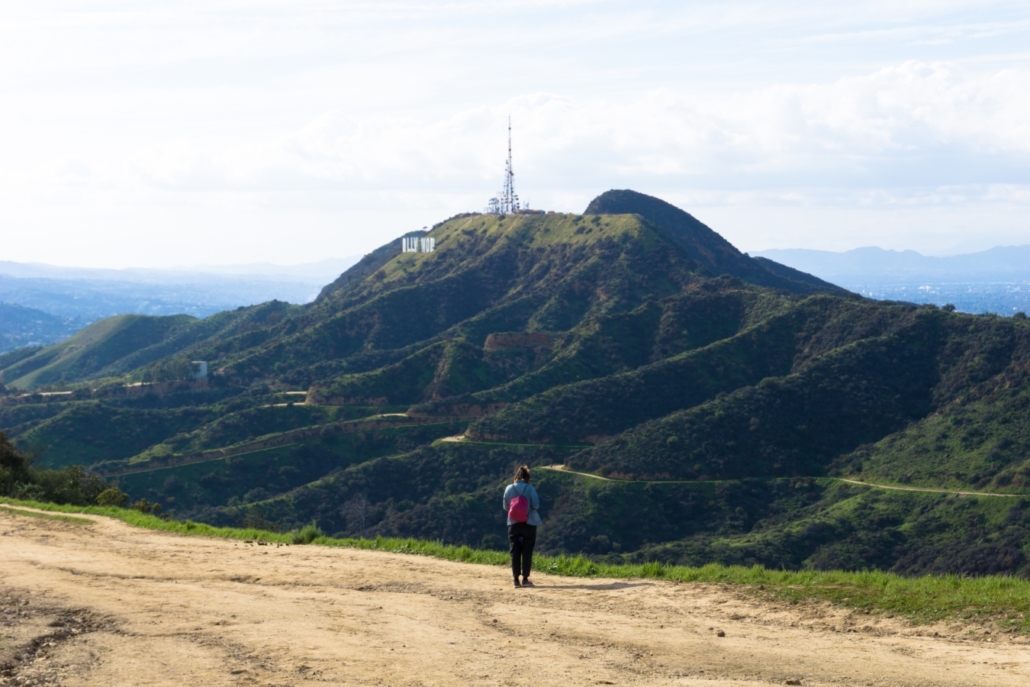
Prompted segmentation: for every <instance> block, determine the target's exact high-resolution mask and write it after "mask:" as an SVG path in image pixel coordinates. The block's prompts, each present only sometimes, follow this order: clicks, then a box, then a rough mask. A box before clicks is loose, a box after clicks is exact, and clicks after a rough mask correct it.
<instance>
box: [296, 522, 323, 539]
mask: <svg viewBox="0 0 1030 687" xmlns="http://www.w3.org/2000/svg"><path fill="white" fill-rule="evenodd" d="M324 536H325V534H324V533H323V532H322V530H321V529H319V527H318V525H316V524H315V523H314V522H312V523H311V524H310V525H304V527H301V528H300V529H299V530H293V531H292V532H290V539H291V541H292V542H293V543H294V544H310V543H311V542H313V541H315V540H316V539H318V538H319V537H324Z"/></svg>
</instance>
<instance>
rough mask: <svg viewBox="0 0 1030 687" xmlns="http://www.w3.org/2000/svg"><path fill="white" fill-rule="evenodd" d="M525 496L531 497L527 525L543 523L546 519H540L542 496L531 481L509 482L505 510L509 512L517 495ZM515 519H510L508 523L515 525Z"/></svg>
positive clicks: (505, 494)
mask: <svg viewBox="0 0 1030 687" xmlns="http://www.w3.org/2000/svg"><path fill="white" fill-rule="evenodd" d="M520 495H521V496H525V497H526V498H527V499H529V518H528V519H527V520H526V524H527V525H543V524H544V521H543V520H541V519H540V513H539V511H540V496H539V495H538V494H537V493H536V489H534V488H533V485H532V484H530V483H529V482H523V481H522V480H519V481H518V482H516V483H515V484H509V485H508V488H507V489H505V490H504V512H505V513H507V512H508V507H509V506H511V500H512V499H513V498H515V497H516V496H520ZM514 524H515V521H514V520H511V519H509V520H508V525H509V526H511V525H514Z"/></svg>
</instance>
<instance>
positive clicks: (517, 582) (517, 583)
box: [512, 578, 522, 589]
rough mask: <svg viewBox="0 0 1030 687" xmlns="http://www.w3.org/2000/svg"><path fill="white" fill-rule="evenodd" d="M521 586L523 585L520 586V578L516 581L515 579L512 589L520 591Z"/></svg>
mask: <svg viewBox="0 0 1030 687" xmlns="http://www.w3.org/2000/svg"><path fill="white" fill-rule="evenodd" d="M521 586H522V585H521V584H519V580H518V578H516V579H515V583H514V584H513V585H512V587H515V588H516V589H518V588H519V587H521Z"/></svg>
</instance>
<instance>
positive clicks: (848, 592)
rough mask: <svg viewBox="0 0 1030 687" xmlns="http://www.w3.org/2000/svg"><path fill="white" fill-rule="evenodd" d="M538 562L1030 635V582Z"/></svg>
mask: <svg viewBox="0 0 1030 687" xmlns="http://www.w3.org/2000/svg"><path fill="white" fill-rule="evenodd" d="M0 503H7V504H12V505H16V506H25V507H31V508H36V509H40V510H45V511H48V512H54V513H86V514H91V515H103V516H107V517H112V518H115V519H118V520H121V521H123V522H125V523H127V524H129V525H132V526H135V527H142V528H146V529H152V530H161V531H165V532H174V533H178V534H184V535H189V536H204V537H218V538H222V539H235V540H259V541H266V542H273V543H275V542H278V543H282V544H295V543H298V542H305V541H307V542H309V543H310V544H313V545H316V546H326V547H341V548H353V549H363V550H369V551H387V552H392V553H403V554H412V555H419V556H430V557H432V558H439V559H443V560H448V561H456V562H461V563H470V564H475V565H491V566H498V567H501V566H507V565H508V564H509V558H508V554H507V553H505V552H503V551H487V550H482V549H473V548H471V547H468V546H452V545H447V544H442V543H440V542H432V541H423V540H417V539H394V538H385V537H377V538H375V539H335V538H332V537H325V536H315V535H316V533H317V532H318V530H317V528H316V527H314V525H308V526H306V527H305V528H304V529H303V530H300V531H297V532H287V533H278V532H269V531H265V530H258V529H245V528H231V527H213V526H211V525H206V524H203V523H196V522H189V521H186V522H182V521H177V520H162V519H161V518H159V517H156V516H154V515H148V514H144V513H140V512H137V511H133V510H127V509H124V508H114V507H100V506H87V507H81V506H62V505H57V504H52V503H38V502H33V501H17V500H14V499H8V498H0ZM0 509H2V510H3V511H4V512H14V513H18V514H19V515H38V516H41V517H56V518H59V519H62V520H63V519H67V520H73V521H83V520H84V519H83V518H67V517H66V516H47V515H42V514H32V513H29V512H26V511H18V510H16V509H13V508H9V507H3V506H0ZM86 522H88V521H86ZM534 562H535V568H536V569H537V570H538V571H540V572H544V573H548V574H552V575H561V576H565V577H589V578H602V579H603V578H642V579H660V580H668V581H671V582H704V583H715V584H730V585H737V586H744V587H747V588H748V589H750V590H753V591H755V592H757V593H761V594H764V595H768V596H772V597H774V598H778V599H780V600H786V601H789V602H801V601H810V600H816V601H827V602H830V603H833V604H836V605H839V606H843V607H846V608H852V609H855V610H859V611H867V612H869V613H875V614H881V615H892V616H901V617H904V618H906V619H908V620H910V621H912V622H914V623H930V622H936V621H967V622H979V623H988V624H995V625H997V626H998V627H1000V628H1003V629H1011V630H1015V631H1018V632H1021V633H1024V634H1030V580H1026V579H1022V578H1015V577H1005V576H997V575H996V576H986V577H960V576H957V575H944V576H925V577H902V576H900V575H895V574H893V573H888V572H881V571H866V572H843V571H789V570H769V569H767V568H764V567H762V566H757V565H756V566H751V567H744V566H724V565H717V564H710V565H705V566H701V567H688V566H678V565H665V564H662V563H656V562H652V563H642V564H605V563H599V562H597V561H593V560H591V559H589V558H586V557H584V556H580V555H565V554H562V555H559V556H544V555H540V556H535V557H534Z"/></svg>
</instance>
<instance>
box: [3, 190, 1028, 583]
mask: <svg viewBox="0 0 1030 687" xmlns="http://www.w3.org/2000/svg"><path fill="white" fill-rule="evenodd" d="M428 235H429V236H431V237H432V238H434V239H435V240H436V250H435V252H433V253H431V254H427V253H402V252H401V250H400V241H399V240H397V241H394V242H391V243H389V244H387V245H385V246H383V247H381V248H380V249H378V250H376V251H374V252H373V253H372V254H370V255H369V256H366V257H365V258H364V259H362V260H361V261H359V262H358V263H357V264H356V265H355V266H354V267H352V268H351V269H350V270H348V271H347V272H345V273H344V274H343V275H341V277H340V278H339V279H337V280H335V281H334V282H333V283H332V284H330V285H328V286H327V287H325V288H324V289H323V291H322V294H321V295H320V296H319V298H318V299H317V300H316V302H314V303H312V304H309V305H307V306H299V307H298V306H289V305H287V304H284V303H278V302H274V301H273V302H270V303H266V304H263V305H261V306H254V307H252V308H244V309H240V310H236V311H230V312H225V313H219V314H217V315H213V316H211V317H209V318H206V319H204V320H195V319H191V318H185V317H183V318H178V319H175V318H141V317H135V318H120V319H114V320H105V321H103V322H100V323H97V325H94V326H93V327H90V328H88V329H87V330H84V331H83V332H81V333H80V334H79V335H77V336H76V337H74V338H73V339H70V340H69V341H67V342H63V343H62V344H58V345H56V346H48V347H44V348H42V349H39V350H34V351H29V352H27V353H26V354H20V353H17V352H15V353H11V354H5V356H3V357H0V366H3V369H4V371H5V374H6V376H7V379H8V381H9V382H12V383H13V385H14V386H15V387H17V388H18V389H20V390H23V391H25V392H28V391H39V390H41V389H42V388H43V387H41V386H40V385H44V384H51V385H53V384H56V383H58V382H61V383H63V384H64V385H66V386H67V387H68V389H69V390H70V391H71V392H72V393H70V394H65V395H62V396H53V395H45V394H35V395H34V394H29V393H22V392H18V393H14V394H10V395H8V396H7V397H4V398H0V428H3V429H4V430H6V431H8V432H9V433H10V435H11V436H12V437H13V438H14V439H15V440H16V441H17V442H18V443H19V445H20V446H22V447H24V448H27V449H32V450H37V451H39V452H40V453H41V458H40V459H39V460H40V461H41V464H42V465H53V466H62V465H69V464H72V463H82V464H86V465H88V466H91V467H92V468H93V469H94V470H96V471H97V472H99V473H100V474H102V475H104V476H105V477H106V478H107V479H113V480H116V481H117V482H118V484H119V486H120V487H121V488H122V489H124V490H126V491H127V492H128V493H129V494H130V496H131V497H132V498H134V499H136V498H146V499H148V500H150V501H158V502H160V503H161V504H162V505H163V507H164V509H165V512H168V513H170V514H172V515H173V516H176V517H190V518H194V519H199V520H204V521H207V522H212V523H218V524H239V523H243V522H249V523H252V524H254V523H257V524H264V525H266V526H268V527H287V528H290V527H295V526H299V525H303V524H306V523H310V522H311V521H312V520H314V521H316V522H317V523H318V524H319V526H320V527H322V529H323V530H324V531H326V532H327V533H330V534H334V533H335V534H340V535H341V536H342V535H362V536H375V535H380V534H381V535H390V536H416V537H420V538H426V539H440V540H443V541H445V542H447V543H458V544H462V543H464V544H471V545H476V546H481V547H485V548H500V547H503V546H504V540H503V533H504V520H503V514H502V513H501V512H500V509H499V508H498V504H497V494H498V493H499V489H500V488H501V486H502V485H503V483H504V482H505V480H506V479H507V478H508V476H509V474H510V472H511V471H512V469H513V467H514V466H516V465H518V464H520V463H523V462H525V463H529V464H530V465H532V466H534V467H535V468H537V470H536V471H535V480H536V481H537V483H538V488H539V489H540V491H541V493H542V494H543V498H544V507H543V511H544V512H543V516H544V519H545V522H546V527H545V529H544V530H542V532H541V538H540V547H541V549H542V550H543V551H546V552H553V553H558V552H583V553H586V554H590V555H593V556H597V557H602V558H609V559H612V560H629V561H642V560H652V559H658V560H663V561H668V562H677V563H687V564H704V563H707V562H711V561H718V562H727V563H742V564H752V563H762V564H765V565H769V566H772V567H777V568H778V567H781V566H782V567H787V568H844V569H863V568H868V567H876V568H883V569H890V570H894V571H897V572H901V573H913V572H925V571H935V572H944V571H953V572H963V573H970V574H979V573H988V572H991V573H1010V574H1019V575H1028V574H1030V557H1028V555H1030V522H1028V520H1027V513H1026V510H1027V501H1026V497H1027V496H1030V483H1028V482H1030V464H1028V463H1026V461H1027V459H1026V456H1027V447H1028V446H1030V435H1028V431H1030V429H1028V428H1030V401H1028V399H1030V376H1028V375H1030V322H1028V321H1027V320H1026V319H1025V318H1000V317H997V316H970V315H963V314H960V313H956V312H948V311H945V310H941V309H938V308H935V307H933V306H923V307H918V306H914V305H911V304H906V303H896V302H878V301H871V300H866V299H863V298H861V297H858V296H856V295H855V294H851V293H849V292H846V291H843V290H842V289H840V288H838V287H835V286H832V285H830V284H827V283H825V282H822V281H820V280H818V279H817V278H815V277H812V276H810V275H806V274H803V273H800V272H796V271H794V270H791V269H790V268H788V267H785V266H783V265H779V264H777V263H774V262H772V261H769V260H763V259H753V258H750V257H748V256H747V255H745V254H743V253H741V252H739V251H738V250H737V249H736V248H734V247H733V246H732V245H731V244H729V243H728V242H727V241H725V240H724V239H723V238H722V237H720V236H719V235H718V234H717V233H715V232H714V231H713V230H712V229H710V228H709V227H707V226H705V225H703V224H701V223H700V222H699V221H697V220H696V219H695V218H693V217H691V216H690V215H689V214H687V213H685V212H683V211H682V210H679V209H677V208H675V207H673V206H671V205H669V204H667V203H664V202H663V201H661V200H659V199H655V198H650V197H648V196H644V195H642V194H638V193H635V192H632V191H610V192H608V193H605V194H602V195H601V196H599V197H598V198H597V199H595V200H594V201H593V202H592V203H591V204H590V206H589V207H588V212H587V213H586V214H584V215H572V214H517V215H513V216H507V217H499V216H494V215H481V214H466V215H459V216H457V217H454V218H451V219H450V220H447V221H444V222H441V223H440V224H438V225H436V226H434V227H433V228H432V229H431V230H429V232H428ZM16 353H17V354H16ZM191 360H205V361H208V363H209V370H210V375H209V379H208V380H207V381H206V382H204V383H203V384H193V383H186V382H184V381H182V380H183V371H184V370H188V363H189V361H191ZM184 365H185V367H184ZM128 384H136V386H127V385H128ZM554 465H564V466H565V467H566V468H568V470H571V472H570V471H557V470H553V469H550V470H548V469H543V468H547V467H548V466H554ZM574 473H582V474H574ZM847 480H852V481H851V482H849V481H847ZM854 481H858V482H863V483H867V484H873V485H878V486H877V487H869V486H861V485H858V484H855V483H854ZM915 487H918V488H925V489H931V490H934V489H936V490H938V491H901V490H898V489H910V488H915ZM948 490H951V492H955V491H970V492H981V493H983V494H985V495H983V496H978V497H977V496H974V497H964V498H958V497H957V496H955V494H954V493H950V492H949V491H948ZM941 492H943V493H941ZM956 551H960V552H961V554H960V555H956V553H955V552H956Z"/></svg>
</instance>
